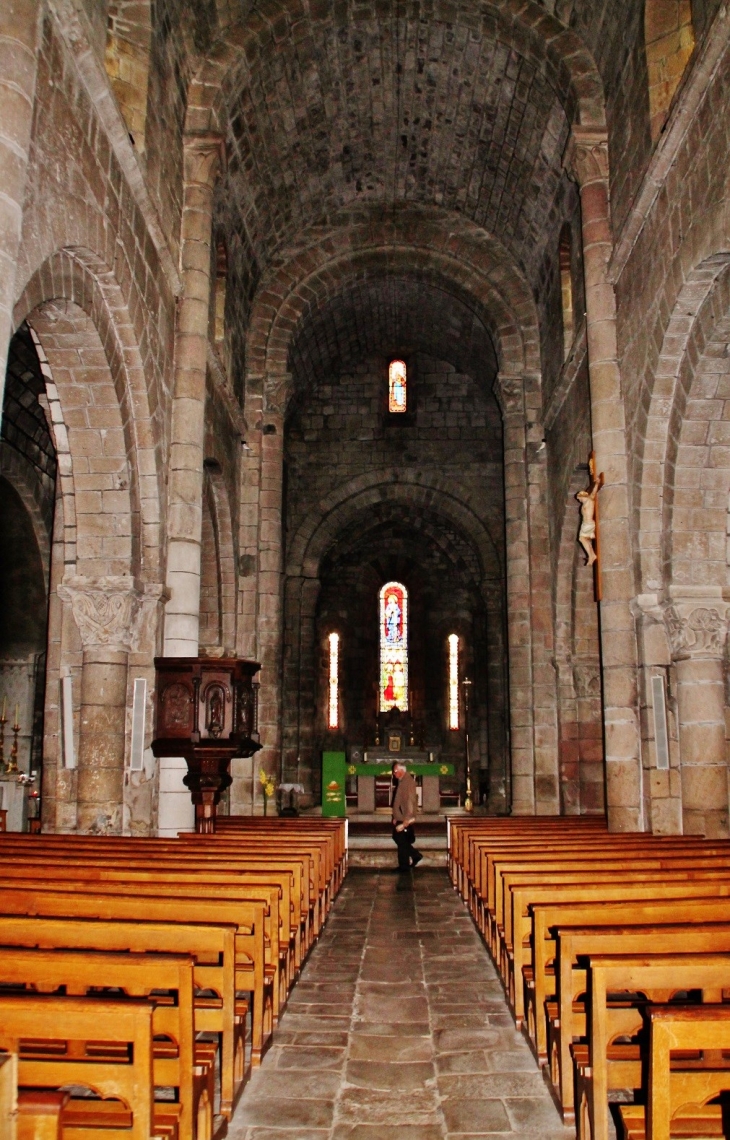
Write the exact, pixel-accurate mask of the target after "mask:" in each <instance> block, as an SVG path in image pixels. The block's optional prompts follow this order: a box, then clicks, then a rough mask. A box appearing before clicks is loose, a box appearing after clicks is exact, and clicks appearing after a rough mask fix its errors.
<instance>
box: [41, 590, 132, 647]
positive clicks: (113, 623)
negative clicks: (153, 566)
mask: <svg viewBox="0 0 730 1140" xmlns="http://www.w3.org/2000/svg"><path fill="white" fill-rule="evenodd" d="M58 593H59V596H60V597H61V598H62V599H63V601H64V602H68V603H69V604H70V605H71V608H72V611H73V615H74V620H75V622H76V625H77V626H78V628H79V633H80V634H81V641H82V644H83V646H84V649H90V648H92V647H93V646H97V645H105V646H108V647H109V648H110V649H113V650H117V651H119V652H129V650H130V649H131V647H132V641H133V639H134V619H135V617H136V612H137V608H138V605H139V593H138V591H137V589H136V587H135V583H134V581H133V579H131V578H125V577H123V576H121V575H120V576H117V575H108V576H105V577H100V578H87V577H84V576H82V575H80V574H75V575H73V576H72V577H69V578H66V579H65V580H64V581H63V582H62V583H61V585H60V586H59V587H58Z"/></svg>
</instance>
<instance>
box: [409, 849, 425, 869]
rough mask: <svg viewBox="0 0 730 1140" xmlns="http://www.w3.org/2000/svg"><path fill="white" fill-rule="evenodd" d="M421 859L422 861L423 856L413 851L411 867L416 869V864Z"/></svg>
mask: <svg viewBox="0 0 730 1140" xmlns="http://www.w3.org/2000/svg"><path fill="white" fill-rule="evenodd" d="M421 859H423V855H422V854H421V852H420V851H414V853H413V859H412V860H411V867H417V866H418V864H419V863H420V862H421Z"/></svg>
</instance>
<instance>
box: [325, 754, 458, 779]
mask: <svg viewBox="0 0 730 1140" xmlns="http://www.w3.org/2000/svg"><path fill="white" fill-rule="evenodd" d="M395 759H396V758H395V757H394V760H395ZM393 762H394V761H391V763H393ZM391 763H388V764H379V763H372V764H348V765H347V769H346V771H347V775H348V776H389V775H390V770H391ZM406 768H407V769H408V771H409V772H410V773H411V775H412V776H453V774H454V765H453V764H438V763H437V764H406Z"/></svg>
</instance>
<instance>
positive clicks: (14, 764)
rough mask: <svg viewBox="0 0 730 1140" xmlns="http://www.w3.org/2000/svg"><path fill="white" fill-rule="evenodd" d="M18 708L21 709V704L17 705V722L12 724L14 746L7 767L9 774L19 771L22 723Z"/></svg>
mask: <svg viewBox="0 0 730 1140" xmlns="http://www.w3.org/2000/svg"><path fill="white" fill-rule="evenodd" d="M18 709H19V706H18V705H16V706H15V724H14V725H13V726H12V728H13V745H12V748H11V749H10V760H9V761H8V767H7V772H8V775H9V776H11V775H14V774H15V773H16V772H17V771H18V733H19V732H20V724H19V723H18Z"/></svg>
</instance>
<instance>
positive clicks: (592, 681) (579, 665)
mask: <svg viewBox="0 0 730 1140" xmlns="http://www.w3.org/2000/svg"><path fill="white" fill-rule="evenodd" d="M573 684H574V686H575V695H576V696H577V697H600V695H601V667H600V665H599V664H598V662H597V661H581V660H580V658H576V659H574V661H573Z"/></svg>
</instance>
